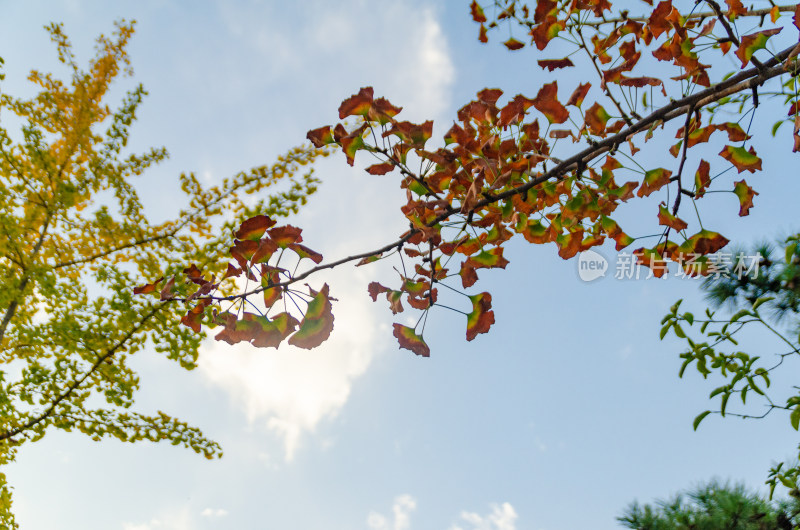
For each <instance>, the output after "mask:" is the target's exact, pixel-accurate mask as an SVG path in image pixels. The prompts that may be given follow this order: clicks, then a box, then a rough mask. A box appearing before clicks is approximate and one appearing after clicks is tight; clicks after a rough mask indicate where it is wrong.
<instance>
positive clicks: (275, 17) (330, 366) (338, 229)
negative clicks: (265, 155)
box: [199, 0, 455, 463]
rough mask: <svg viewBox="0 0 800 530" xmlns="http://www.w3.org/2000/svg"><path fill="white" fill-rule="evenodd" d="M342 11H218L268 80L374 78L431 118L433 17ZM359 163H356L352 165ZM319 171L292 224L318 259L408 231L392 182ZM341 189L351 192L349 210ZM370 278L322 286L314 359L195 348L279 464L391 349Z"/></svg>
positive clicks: (408, 113)
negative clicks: (325, 316) (365, 34)
mask: <svg viewBox="0 0 800 530" xmlns="http://www.w3.org/2000/svg"><path fill="white" fill-rule="evenodd" d="M343 3H344V5H340V4H336V5H333V4H330V3H327V2H318V3H316V4H315V7H314V8H313V9H310V10H307V11H305V10H304V14H303V17H306V18H304V19H303V24H302V25H301V26H298V25H297V24H291V23H290V22H291V17H292V16H294V15H292V14H286V13H284V12H283V11H280V10H276V9H272V10H270V8H269V7H261V6H260V4H255V3H253V4H249V5H246V7H243V8H233V7H223V6H222V5H221V7H220V9H221V10H222V11H223V13H224V17H223V18H224V20H225V21H226V24H227V25H228V28H229V31H230V32H231V33H232V34H233V35H235V36H238V37H239V38H241V39H244V40H245V41H247V42H249V44H250V46H251V49H253V50H256V51H257V52H258V53H260V54H262V55H263V56H264V58H265V60H266V59H267V58H269V63H270V65H271V66H270V68H271V69H272V70H273V71H271V72H269V73H267V76H272V78H273V79H283V80H285V79H286V77H287V76H288V77H290V78H293V79H294V81H297V79H298V78H299V79H306V78H309V79H310V78H313V79H324V80H326V81H325V87H326V88H325V90H326V93H335V94H343V96H341V97H344V95H347V94H350V93H353V92H355V91H356V90H358V87H359V86H363V85H361V84H360V83H362V82H366V81H364V80H365V79H370V80H372V81H369V82H371V83H375V84H376V95H382V96H386V97H388V98H390V100H392V101H393V102H394V103H396V104H398V105H402V106H403V107H404V108H405V109H406V110H404V112H403V115H404V116H405V118H406V119H428V118H436V117H438V116H440V115H441V114H442V113H443V112H444V111H445V110H447V106H448V105H449V101H450V88H451V86H452V83H453V81H454V78H455V73H454V68H453V65H452V61H451V59H450V56H449V51H448V47H447V42H446V39H445V37H444V34H443V32H442V29H441V26H440V25H439V23H438V21H437V19H436V12H435V11H434V10H432V9H430V8H423V7H421V6H419V5H418V3H417V2H415V1H412V0H400V1H398V2H396V3H393V4H392V5H391V6H388V5H387V8H386V9H372V8H371V4H369V3H368V2H366V1H365V0H343ZM259 10H263V12H260V11H259ZM342 13H347V14H348V15H347V16H346V17H343V15H342ZM266 15H269V16H266ZM264 21H267V22H268V24H267V25H265V24H264ZM348 27H352V31H350V30H348ZM359 28H380V31H379V32H377V33H376V34H375V36H376V37H375V38H378V39H379V40H380V43H379V45H378V44H376V45H374V46H373V45H365V43H364V42H363V39H361V38H360V37H359V36H358V35H359V31H358V29H359ZM264 32H268V33H269V35H270V37H269V39H271V40H269V42H267V41H264V37H262V34H263V33H264ZM273 41H274V42H273ZM274 43H278V44H279V45H278V44H274ZM273 44H274V46H273ZM275 49H277V50H278V51H277V52H275ZM275 54H277V58H276V57H274V55H275ZM349 57H358V59H357V61H353V60H351V59H348V58H349ZM298 58H303V59H304V61H299V60H296V59H298ZM309 58H313V59H312V60H311V62H309ZM251 59H252V56H251ZM275 69H277V70H275ZM356 78H357V79H358V80H355V79H356ZM268 84H269V83H266V84H265V85H261V86H259V85H258V84H257V83H256V84H249V85H248V90H256V91H262V92H263V91H264V90H265V89H266V87H267V85H268ZM378 84H380V86H381V88H380V89H378V88H377V87H378ZM284 85H285V83H283V82H282V90H283V91H284V92H285V91H286V90H287V88H286V86H284ZM320 86H321V85H320ZM341 87H346V88H341ZM337 97H339V96H337ZM334 113H335V107H332V108H331V114H334ZM364 161H365V160H364V158H362V159H359V160H358V164H361V163H362V162H364ZM324 167H325V168H326V169H325V182H324V184H323V186H322V187H321V189H320V191H319V193H317V194H316V196H314V197H313V198H312V205H311V206H310V207H309V208H307V209H305V210H302V211H301V212H300V215H299V216H298V218H297V219H293V220H292V224H297V225H298V226H301V227H303V228H305V230H304V233H303V237H304V239H305V240H306V243H307V244H308V245H309V246H310V247H311V248H313V249H315V250H318V251H320V252H322V253H323V255H325V257H326V261H328V260H335V259H338V258H340V257H342V256H346V255H349V254H352V253H354V252H363V251H365V250H368V249H370V248H373V247H375V246H380V245H382V244H384V243H386V242H387V237H388V238H391V237H394V236H395V235H397V234H400V233H401V232H402V231H403V230H404V229H405V228H404V223H403V222H402V216H401V215H400V213H399V212H398V210H397V208H396V206H399V204H400V201H401V200H402V191H401V190H399V189H398V188H397V184H396V183H395V182H394V181H393V182H392V183H391V186H390V182H389V180H388V179H383V180H379V179H375V178H374V177H372V176H368V175H366V174H365V173H364V172H363V171H362V170H361V169H360V168H359V167H356V168H355V169H350V168H349V167H347V166H346V165H344V164H343V163H341V164H340V165H339V166H337V167H336V168H333V170H332V171H331V170H328V169H327V168H328V167H329V166H327V165H326V166H324ZM367 177H369V179H367ZM343 181H346V183H345V184H341V182H343ZM336 182H340V184H339V186H336V185H335V183H336ZM343 185H344V186H348V188H349V189H352V190H355V191H353V192H352V193H349V196H348V197H347V198H346V199H343V195H342V189H341V187H340V186H343ZM389 194H391V195H389ZM343 200H344V201H346V203H343ZM320 241H322V242H324V243H323V244H321V245H320V244H319V242H320ZM368 241H369V242H368ZM376 242H378V243H379V244H378V245H376V244H375V243H376ZM368 274H375V267H373V268H372V269H371V270H369V271H363V270H362V269H355V270H354V269H353V267H352V265H345V266H344V267H341V268H340V269H337V270H336V271H334V272H332V273H330V274H328V275H327V276H326V278H325V280H326V281H327V282H328V283H329V285H330V286H331V295H332V296H333V297H335V298H337V299H338V300H339V301H338V302H335V303H334V316H335V319H336V320H335V323H334V331H333V335H332V337H331V339H329V340H328V341H327V342H326V343H324V344H323V345H322V346H321V347H319V348H317V349H315V350H312V351H310V352H309V351H305V350H299V349H296V348H292V347H288V346H281V348H280V349H279V351H277V352H276V351H275V350H272V349H269V350H257V349H255V348H252V347H250V346H248V345H236V346H229V345H227V344H225V343H215V342H211V341H209V342H207V343H206V344H205V345H204V346H203V347H202V349H201V355H200V360H199V365H200V371H201V372H202V373H203V374H204V376H205V377H206V378H207V380H208V381H210V382H211V383H212V384H214V385H216V386H219V387H221V388H222V389H224V390H225V391H226V393H227V394H228V395H229V396H230V397H231V399H232V401H233V402H234V403H236V404H237V406H239V407H240V408H241V409H242V410H243V411H244V414H245V415H246V417H247V419H248V420H249V421H250V422H251V424H252V425H265V426H266V427H267V428H268V429H269V430H271V431H272V432H274V433H275V434H277V435H278V436H279V437H280V438H281V439H282V441H283V443H284V448H285V457H286V459H287V460H291V459H292V458H293V457H294V455H295V454H296V452H297V449H298V447H300V445H301V443H302V440H303V437H304V435H307V434H309V433H313V432H315V431H316V429H317V427H318V425H319V424H320V422H322V421H324V420H326V419H330V418H333V417H335V416H336V415H337V414H338V412H339V411H340V410H341V409H342V407H343V406H344V405H345V404H346V402H347V400H348V398H349V397H350V392H351V388H352V385H353V382H354V381H355V380H356V379H358V378H359V377H361V376H362V375H363V374H364V373H365V371H366V370H367V368H368V366H369V364H370V362H372V360H373V359H374V357H375V355H376V353H377V352H378V351H379V350H380V349H381V348H390V349H392V350H394V349H396V343H395V341H394V339H393V338H392V335H391V330H388V331H387V330H386V329H383V328H385V321H388V318H389V317H391V314H389V312H388V310H387V308H386V307H385V305H384V306H379V305H378V304H373V302H372V301H371V300H370V299H369V297H368V296H367V295H366V286H367V283H368V282H369V281H370V280H371V279H372V278H370V277H367V275H368ZM387 281H390V280H387ZM310 283H311V284H312V285H313V286H315V287H316V288H319V287H320V286H321V284H322V280H320V279H317V278H311V279H310ZM403 316H405V315H403ZM413 320H414V321H416V318H414V319H413ZM406 353H407V352H406ZM270 463H271V462H270Z"/></svg>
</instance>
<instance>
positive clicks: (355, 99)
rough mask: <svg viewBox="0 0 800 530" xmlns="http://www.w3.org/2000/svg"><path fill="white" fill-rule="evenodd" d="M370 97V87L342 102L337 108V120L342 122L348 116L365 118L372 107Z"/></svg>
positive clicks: (371, 91)
mask: <svg viewBox="0 0 800 530" xmlns="http://www.w3.org/2000/svg"><path fill="white" fill-rule="evenodd" d="M372 95H373V90H372V87H371V86H368V87H364V88H362V89H361V90H359V91H358V94H355V95H353V96H350V97H349V98H347V99H346V100H344V101H343V102H342V104H341V105H340V106H339V119H340V120H343V119H345V118H346V117H348V116H367V114H369V109H370V107H371V106H372Z"/></svg>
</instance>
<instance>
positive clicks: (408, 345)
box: [392, 324, 431, 357]
mask: <svg viewBox="0 0 800 530" xmlns="http://www.w3.org/2000/svg"><path fill="white" fill-rule="evenodd" d="M392 326H393V327H394V332H393V335H394V336H395V337H396V338H397V342H398V343H400V347H401V348H405V349H406V350H411V351H413V352H414V353H415V354H417V355H419V356H421V357H430V356H431V350H430V348H428V345H427V344H425V341H424V340H422V337H420V336H419V335H417V334H416V333H414V330H413V329H411V328H409V327H408V326H403V325H401V324H392Z"/></svg>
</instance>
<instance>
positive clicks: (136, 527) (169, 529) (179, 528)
mask: <svg viewBox="0 0 800 530" xmlns="http://www.w3.org/2000/svg"><path fill="white" fill-rule="evenodd" d="M190 528H192V524H191V517H190V516H189V510H188V509H187V508H182V509H179V510H175V511H172V512H168V513H165V514H163V515H161V516H159V517H157V518H153V519H151V520H150V522H147V523H122V530H189V529H190Z"/></svg>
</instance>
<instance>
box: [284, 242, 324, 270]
mask: <svg viewBox="0 0 800 530" xmlns="http://www.w3.org/2000/svg"><path fill="white" fill-rule="evenodd" d="M286 248H288V249H289V250H293V251H294V252H295V254H297V255H298V256H299V257H300V259H303V258H308V259H310V260H311V261H313V262H314V263H316V264H317V265H319V264H320V263H322V254H320V253H319V252H317V251H315V250H311V249H310V248H308V247H307V246H305V245H301V244H300V243H290V244H289V245H288V246H287V247H286Z"/></svg>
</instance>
